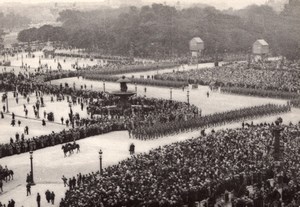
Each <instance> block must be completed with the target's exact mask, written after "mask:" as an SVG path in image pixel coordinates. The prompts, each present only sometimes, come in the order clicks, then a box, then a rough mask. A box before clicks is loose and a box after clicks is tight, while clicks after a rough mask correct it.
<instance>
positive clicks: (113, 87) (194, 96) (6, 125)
mask: <svg viewBox="0 0 300 207" xmlns="http://www.w3.org/2000/svg"><path fill="white" fill-rule="evenodd" d="M39 55H41V54H39V53H35V58H24V57H23V64H24V63H27V64H28V65H30V66H31V67H32V68H31V70H32V71H31V72H35V71H34V68H36V67H38V66H39V62H38V61H39ZM56 61H60V62H63V58H59V59H57V60H56ZM79 61H80V60H79ZM41 62H42V64H48V65H51V66H52V68H53V69H54V68H55V67H56V65H57V62H54V60H53V59H49V60H46V59H42V60H41ZM74 62H75V59H74V58H66V62H65V63H64V65H63V68H64V70H72V66H71V65H72V64H74ZM93 63H95V61H94V62H92V61H90V60H84V59H83V60H82V62H81V63H80V64H82V65H83V64H85V65H92V64H93ZM12 65H13V67H8V68H7V69H8V70H12V68H14V72H15V73H18V72H19V71H21V72H24V71H23V69H20V66H21V65H22V60H21V59H20V55H19V57H18V59H17V58H16V57H14V59H13V60H12ZM206 67H213V64H212V63H207V64H201V65H199V66H198V69H201V68H206ZM192 68H194V69H195V66H185V67H178V68H170V69H165V70H163V71H156V70H154V71H149V72H145V73H131V74H126V76H127V77H131V76H133V75H134V76H136V77H140V76H141V75H143V76H148V75H150V76H151V75H154V74H156V73H162V72H172V71H173V70H175V71H176V70H178V71H183V70H190V69H192ZM1 72H3V71H1ZM65 83H68V84H69V86H70V87H73V86H74V84H75V88H76V89H80V88H81V86H84V85H86V88H87V89H86V90H95V91H104V90H105V91H106V92H112V91H117V90H119V84H118V83H112V82H105V83H103V82H101V81H91V80H86V79H83V78H82V77H79V78H77V77H74V78H65V79H59V80H53V81H51V82H48V83H47V84H54V85H60V84H63V85H64V84H65ZM83 88H84V87H83ZM83 90H85V89H83ZM128 90H130V91H136V92H137V95H138V96H143V97H148V98H158V99H172V100H177V101H183V102H188V101H189V102H190V103H191V104H194V105H196V106H197V107H199V109H201V113H202V115H208V114H213V113H221V112H225V111H230V110H235V109H241V108H245V107H251V106H257V105H263V104H268V103H272V104H286V103H287V100H282V99H271V98H259V97H251V96H238V95H232V94H222V93H220V92H219V90H216V91H211V90H210V89H209V87H208V86H199V87H198V88H195V89H192V87H191V86H189V87H185V88H179V89H176V88H166V87H165V88H163V87H154V86H143V85H137V86H135V85H134V84H129V85H128ZM2 94H3V93H0V96H2ZM43 98H44V102H45V106H44V107H41V108H40V112H39V117H35V115H34V113H33V105H34V104H35V102H36V100H37V98H36V96H35V94H32V95H31V96H30V102H29V103H28V102H27V100H26V99H25V98H23V97H20V96H19V98H18V103H17V101H16V99H15V97H13V93H12V92H9V93H8V105H9V113H4V119H0V126H1V130H0V143H9V140H10V137H12V138H13V139H14V137H15V134H16V133H19V134H22V133H23V132H24V127H25V126H28V127H29V135H25V138H26V139H27V138H32V137H34V136H39V135H47V134H50V133H52V132H60V131H62V130H68V129H69V127H67V126H66V125H65V124H62V123H61V117H63V118H64V120H66V119H67V118H68V113H69V112H70V109H72V110H73V112H74V113H78V114H79V115H80V117H82V118H85V117H88V114H87V110H86V105H84V108H83V110H81V107H80V105H72V104H71V105H70V104H69V103H68V102H67V100H66V98H65V100H62V101H58V100H56V98H55V97H53V99H54V101H53V102H51V96H49V95H44V96H43ZM24 105H25V106H26V108H27V109H28V116H27V118H26V117H25V113H24ZM0 106H1V109H2V106H3V103H2V104H0ZM44 112H46V113H49V112H53V113H54V117H55V120H54V122H48V121H47V120H46V117H44ZM12 113H14V114H15V116H16V120H17V121H18V120H20V121H21V124H20V126H18V124H16V125H15V126H12V125H11V116H12ZM299 115H300V109H295V108H293V109H292V111H291V112H289V113H285V114H278V115H273V116H269V117H261V118H256V119H253V120H252V119H250V120H245V122H248V123H250V122H251V121H253V122H254V124H258V123H261V122H274V121H275V120H276V119H277V118H278V117H279V116H280V117H282V118H283V122H284V123H286V124H288V123H289V122H293V123H297V122H298V121H300V120H299V117H300V116H299ZM42 119H45V120H46V126H42ZM236 127H241V122H236V123H230V124H227V125H223V126H218V127H214V130H218V129H222V128H236ZM205 130H206V132H207V133H209V132H210V131H211V130H212V128H209V129H205ZM198 136H200V130H195V131H190V132H186V133H181V134H177V135H174V136H167V137H162V138H159V139H153V140H148V141H141V140H136V139H130V138H129V134H128V132H127V131H117V132H110V133H107V134H103V135H97V136H92V137H89V138H85V139H82V140H79V141H77V143H78V144H79V145H80V152H79V153H74V154H72V155H70V156H68V157H64V154H63V151H62V145H56V146H53V147H47V148H44V149H40V150H36V151H34V153H33V169H34V181H35V183H36V185H35V186H32V189H31V191H32V192H31V193H32V195H29V196H26V175H27V174H28V173H29V171H30V159H29V153H23V154H19V155H14V156H9V157H5V158H2V159H1V160H0V164H1V165H2V166H5V165H7V167H8V168H9V169H11V170H13V171H14V180H12V181H8V182H7V183H4V186H3V190H4V192H3V193H1V194H0V201H1V202H4V203H7V202H8V200H10V199H11V198H14V200H15V202H16V206H23V207H32V206H35V204H36V194H37V193H40V195H41V197H42V201H41V205H42V206H59V201H60V200H61V198H63V197H64V193H65V191H66V190H67V189H68V187H64V185H63V181H62V179H61V178H62V176H63V175H64V176H66V177H67V178H70V177H73V176H76V175H77V174H78V173H82V174H86V173H91V172H96V171H99V154H98V152H99V150H100V149H101V150H102V151H103V167H104V168H105V167H107V166H109V165H113V164H117V163H118V162H120V161H121V160H124V159H126V158H129V157H130V155H129V146H130V144H131V143H134V145H135V147H136V154H139V153H146V152H149V150H151V149H154V148H157V147H159V146H164V145H168V144H171V143H174V142H179V141H184V140H187V139H191V138H195V137H198ZM47 189H49V190H50V191H54V192H55V194H56V197H55V204H54V205H51V204H48V203H47V202H46V199H45V191H46V190H47ZM16 195H17V196H16Z"/></svg>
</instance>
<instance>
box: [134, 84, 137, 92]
mask: <svg viewBox="0 0 300 207" xmlns="http://www.w3.org/2000/svg"><path fill="white" fill-rule="evenodd" d="M134 87H135V93H136V95H137V85H136V83H135V84H134Z"/></svg>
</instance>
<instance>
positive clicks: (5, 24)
mask: <svg viewBox="0 0 300 207" xmlns="http://www.w3.org/2000/svg"><path fill="white" fill-rule="evenodd" d="M29 23H30V19H29V18H27V17H24V16H21V15H18V14H15V13H8V14H4V13H2V12H0V29H9V30H11V29H14V28H19V27H22V28H23V27H26V26H27V25H28V24H29Z"/></svg>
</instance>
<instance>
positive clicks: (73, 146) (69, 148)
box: [61, 142, 80, 157]
mask: <svg viewBox="0 0 300 207" xmlns="http://www.w3.org/2000/svg"><path fill="white" fill-rule="evenodd" d="M61 149H62V150H63V151H64V154H65V157H66V156H67V153H69V156H70V155H71V154H73V153H74V151H73V150H75V149H77V151H76V152H77V153H78V152H80V145H79V144H76V143H75V142H74V143H73V144H71V143H67V144H65V145H63V146H62V147H61Z"/></svg>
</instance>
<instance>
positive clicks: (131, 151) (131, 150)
mask: <svg viewBox="0 0 300 207" xmlns="http://www.w3.org/2000/svg"><path fill="white" fill-rule="evenodd" d="M134 149H135V146H134V144H133V143H132V144H131V145H130V147H129V152H130V155H133V154H134Z"/></svg>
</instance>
